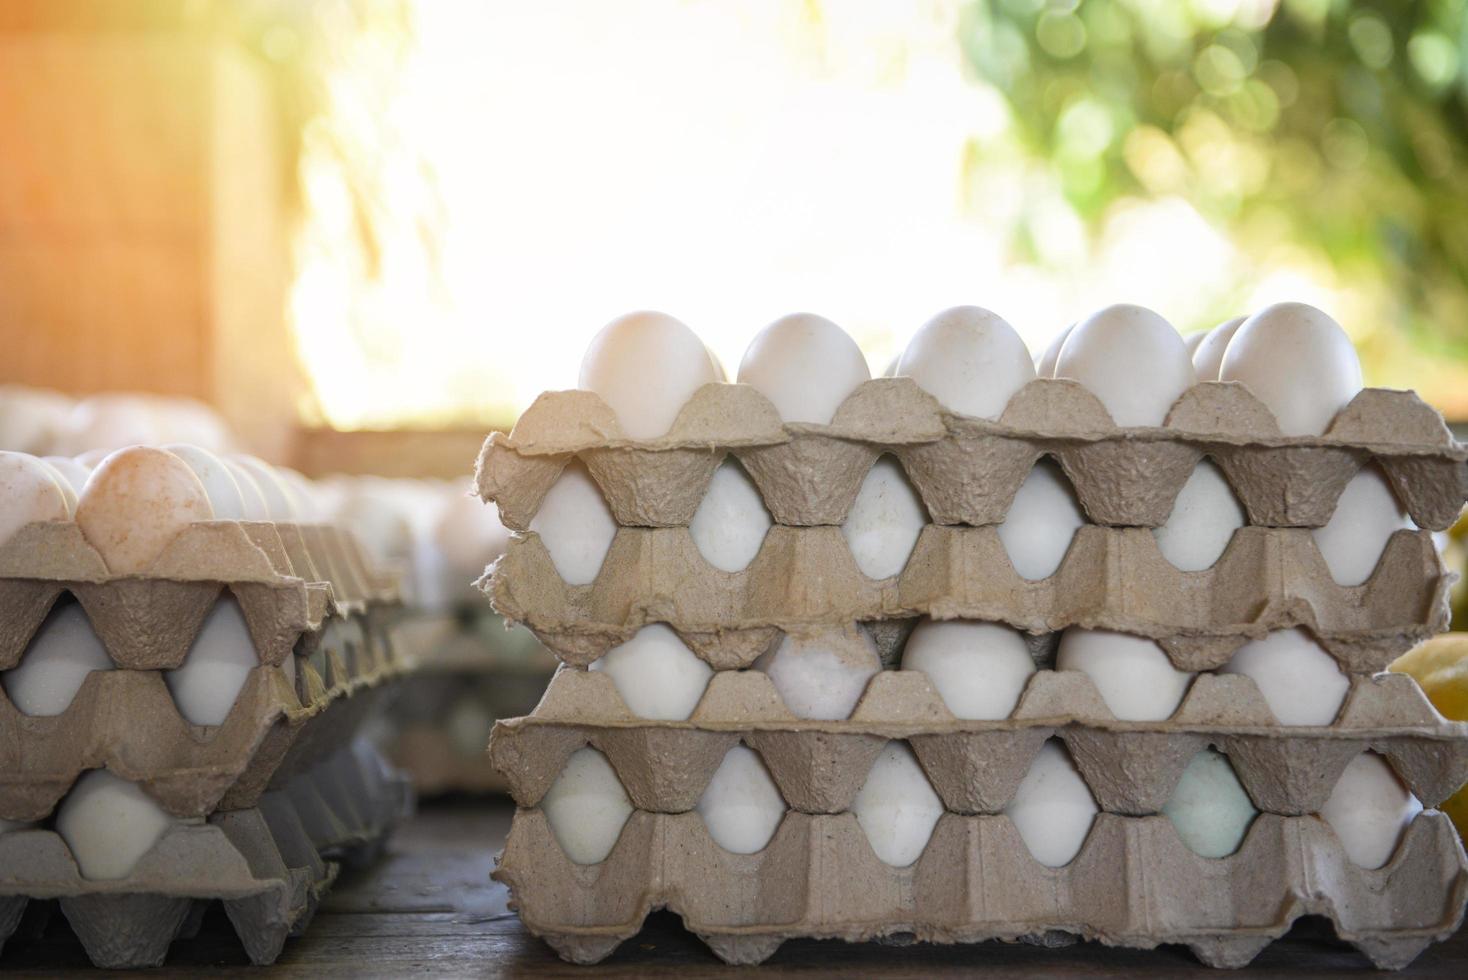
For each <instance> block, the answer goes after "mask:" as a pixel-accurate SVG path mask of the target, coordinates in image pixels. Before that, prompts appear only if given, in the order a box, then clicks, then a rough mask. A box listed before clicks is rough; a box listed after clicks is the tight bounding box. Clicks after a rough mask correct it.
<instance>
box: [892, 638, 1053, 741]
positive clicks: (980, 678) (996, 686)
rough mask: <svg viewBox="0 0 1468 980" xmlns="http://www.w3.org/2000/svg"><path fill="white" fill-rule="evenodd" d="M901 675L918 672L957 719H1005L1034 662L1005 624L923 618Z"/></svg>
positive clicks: (904, 657)
mask: <svg viewBox="0 0 1468 980" xmlns="http://www.w3.org/2000/svg"><path fill="white" fill-rule="evenodd" d="M902 669H903V670H919V671H922V672H923V673H924V674H926V675H927V676H928V680H930V681H932V682H933V688H934V690H936V691H937V692H938V696H939V697H941V698H942V699H943V703H944V704H946V705H947V706H948V710H949V711H951V712H953V714H954V716H955V717H958V718H978V719H996V718H1008V717H1009V716H1010V714H1012V713H1013V712H1014V707H1015V705H1017V704H1018V703H1019V697H1020V695H1021V694H1023V693H1024V689H1025V685H1026V684H1028V683H1029V680H1030V675H1031V674H1033V673H1034V672H1035V661H1034V658H1033V657H1031V656H1030V649H1029V647H1028V646H1026V645H1025V640H1024V637H1023V636H1022V635H1021V634H1020V632H1019V630H1016V629H1014V628H1013V627H1012V626H1006V625H1005V624H1003V623H980V622H975V621H973V620H966V619H955V620H948V621H937V620H932V619H927V618H926V617H925V618H924V619H923V620H922V621H921V622H919V623H918V624H917V626H916V627H915V628H914V629H913V631H912V635H911V636H909V637H908V638H907V645H906V646H905V647H903V650H902Z"/></svg>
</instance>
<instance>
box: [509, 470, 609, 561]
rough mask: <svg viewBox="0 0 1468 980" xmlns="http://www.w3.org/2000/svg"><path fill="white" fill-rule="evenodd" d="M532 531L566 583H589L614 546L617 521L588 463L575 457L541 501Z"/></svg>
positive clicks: (531, 523) (531, 524)
mask: <svg viewBox="0 0 1468 980" xmlns="http://www.w3.org/2000/svg"><path fill="white" fill-rule="evenodd" d="M530 530H532V531H534V532H535V533H536V534H538V535H540V540H541V543H542V544H544V545H545V549H546V551H548V552H550V557H551V562H552V563H553V564H554V565H555V566H556V572H557V573H558V574H559V575H560V576H561V578H562V579H564V580H565V581H566V582H567V584H570V585H588V584H590V583H591V582H592V581H594V580H595V579H596V574H597V572H599V571H601V563H602V562H603V561H605V560H606V557H607V552H608V551H609V550H610V549H611V547H612V538H613V537H615V536H616V533H617V521H616V519H615V518H614V517H612V509H611V508H610V507H608V506H607V501H606V498H605V497H603V496H602V495H601V488H600V487H598V486H597V485H596V481H595V480H593V479H592V478H591V474H590V473H589V472H587V470H586V466H585V464H584V463H582V462H581V461H580V460H579V459H573V460H572V461H571V462H569V463H567V464H566V468H565V469H564V470H562V471H561V475H560V476H559V477H558V478H557V479H556V482H555V483H554V484H553V485H552V486H551V488H550V490H549V491H548V492H547V493H546V495H545V499H544V500H542V501H541V502H540V509H539V510H538V511H536V513H535V517H533V518H532V519H531V521H530Z"/></svg>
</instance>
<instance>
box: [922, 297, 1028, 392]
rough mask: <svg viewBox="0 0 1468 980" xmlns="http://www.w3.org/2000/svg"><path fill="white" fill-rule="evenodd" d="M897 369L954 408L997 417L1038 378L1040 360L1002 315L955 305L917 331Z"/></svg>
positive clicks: (977, 308)
mask: <svg viewBox="0 0 1468 980" xmlns="http://www.w3.org/2000/svg"><path fill="white" fill-rule="evenodd" d="M896 373H897V374H900V375H904V376H906V377H909V378H912V379H913V380H914V381H916V382H917V384H918V387H920V388H922V389H923V390H924V391H926V392H927V393H928V394H930V395H932V396H933V397H934V398H936V399H938V402H939V403H940V404H941V405H942V406H943V407H944V408H946V409H948V410H949V411H950V412H957V413H958V414H960V415H971V416H973V417H975V418H982V419H997V418H998V417H999V416H1000V414H1002V413H1003V411H1004V406H1006V405H1008V404H1009V399H1010V398H1012V397H1013V396H1014V393H1015V392H1017V391H1019V390H1020V389H1021V388H1023V387H1024V386H1025V385H1026V384H1028V383H1029V382H1031V381H1033V380H1034V379H1035V365H1034V362H1033V361H1032V360H1030V352H1029V349H1028V348H1026V347H1025V342H1024V341H1023V340H1020V339H1019V334H1017V333H1015V332H1014V328H1013V327H1011V326H1010V325H1009V324H1008V323H1007V322H1005V320H1004V319H1003V318H1002V317H1000V316H997V315H995V314H993V313H990V312H989V311H988V310H984V309H980V308H979V307H977V306H955V307H954V308H953V309H951V310H945V311H943V312H942V313H939V314H938V315H937V316H935V317H933V319H931V320H929V321H928V322H927V323H926V324H924V325H923V327H922V328H921V329H920V330H918V332H917V333H916V334H914V335H913V338H912V340H910V341H908V343H907V349H906V350H904V351H903V352H902V357H901V359H900V360H899V361H898V362H897V371H896Z"/></svg>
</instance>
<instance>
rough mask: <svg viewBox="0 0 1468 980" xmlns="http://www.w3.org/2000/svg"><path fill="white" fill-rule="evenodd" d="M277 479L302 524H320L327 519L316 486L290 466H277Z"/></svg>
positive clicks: (292, 510)
mask: <svg viewBox="0 0 1468 980" xmlns="http://www.w3.org/2000/svg"><path fill="white" fill-rule="evenodd" d="M272 469H274V470H275V477H276V479H277V480H279V481H280V487H281V489H282V490H284V491H285V495H286V498H287V499H289V500H290V506H291V512H292V513H293V514H295V519H296V521H297V522H299V523H301V524H320V523H321V522H322V521H323V520H325V519H326V513H325V509H324V508H323V507H322V505H321V499H320V498H319V497H318V496H317V493H316V485H315V484H314V483H312V482H311V481H310V480H308V479H306V478H305V477H304V476H302V475H301V474H300V473H297V472H296V471H295V470H293V469H291V468H290V467H288V466H275V467H272Z"/></svg>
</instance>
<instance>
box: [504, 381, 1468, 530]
mask: <svg viewBox="0 0 1468 980" xmlns="http://www.w3.org/2000/svg"><path fill="white" fill-rule="evenodd" d="M884 453H891V454H892V455H894V456H895V457H897V459H898V460H900V461H901V463H902V465H903V467H904V469H905V470H906V472H907V475H908V477H909V478H910V479H911V481H912V484H913V486H914V487H915V488H916V489H917V491H918V494H919V495H920V496H921V498H922V501H923V504H924V505H925V507H926V508H927V510H928V513H929V514H930V515H931V516H932V519H933V520H934V521H935V522H936V523H939V524H969V525H974V526H983V525H989V524H997V523H1000V522H1002V521H1003V519H1004V516H1005V514H1006V512H1007V511H1008V509H1009V506H1010V503H1011V501H1012V500H1013V497H1014V494H1015V492H1016V490H1017V489H1018V488H1019V486H1020V484H1021V482H1022V481H1023V480H1024V478H1025V476H1026V475H1027V474H1028V473H1029V471H1030V469H1031V468H1032V467H1033V466H1034V464H1035V462H1036V461H1037V460H1038V459H1040V458H1041V457H1044V456H1050V457H1053V458H1055V459H1057V460H1058V461H1059V462H1060V464H1061V466H1062V467H1063V468H1064V470H1065V473H1066V475H1067V477H1068V478H1069V479H1070V481H1071V482H1072V483H1073V484H1074V486H1075V490H1076V494H1077V496H1078V497H1079V500H1080V503H1081V506H1082V508H1083V509H1084V510H1085V512H1086V514H1087V516H1088V517H1089V519H1090V520H1091V521H1092V522H1093V523H1096V524H1102V525H1111V526H1134V527H1159V526H1161V525H1163V524H1164V523H1165V522H1166V520H1167V517H1168V515H1169V514H1170V513H1171V512H1172V507H1173V502H1174V500H1175V499H1176V497H1177V495H1178V492H1179V491H1180V490H1181V489H1182V487H1183V485H1184V484H1185V483H1186V482H1187V479H1188V477H1189V475H1190V474H1191V473H1192V471H1193V469H1194V467H1195V466H1196V465H1197V464H1198V463H1199V461H1201V460H1202V459H1203V458H1204V457H1205V456H1206V457H1210V458H1212V459H1213V460H1214V461H1215V462H1216V463H1217V464H1218V466H1219V467H1220V468H1221V469H1222V471H1223V473H1224V475H1225V477H1226V479H1227V481H1228V483H1229V484H1230V486H1231V487H1232V489H1233V491H1234V493H1235V494H1236V495H1237V497H1238V499H1239V500H1240V501H1241V502H1242V504H1243V506H1244V509H1245V510H1246V512H1247V514H1248V519H1249V523H1250V524H1254V525H1259V526H1265V527H1320V526H1322V525H1324V524H1325V523H1326V522H1327V521H1328V520H1329V518H1330V516H1331V513H1332V512H1333V511H1334V509H1335V505H1336V500H1337V499H1338V498H1339V496H1340V494H1341V492H1342V491H1343V490H1344V488H1345V486H1346V484H1347V483H1348V482H1349V481H1350V479H1351V477H1352V476H1354V475H1355V474H1356V473H1357V472H1358V471H1359V470H1361V469H1362V468H1363V467H1364V466H1366V465H1368V464H1370V463H1372V462H1375V463H1376V464H1377V465H1378V466H1380V468H1381V470H1382V471H1383V472H1384V473H1385V475H1386V477H1387V479H1388V481H1389V482H1390V484H1391V486H1392V489H1393V490H1394V492H1395V494H1396V496H1397V498H1398V499H1399V500H1400V501H1401V503H1402V505H1403V507H1404V508H1405V509H1406V510H1407V512H1408V513H1409V514H1410V515H1411V517H1412V519H1413V520H1414V521H1415V522H1416V524H1417V526H1418V527H1422V528H1426V529H1428V530H1443V529H1445V528H1447V527H1448V526H1450V525H1451V524H1452V523H1453V521H1455V520H1456V519H1457V516H1458V513H1459V511H1460V510H1461V508H1462V504H1463V500H1464V498H1465V496H1468V467H1465V465H1464V464H1465V461H1468V451H1465V449H1464V448H1463V447H1462V446H1461V445H1460V444H1458V443H1457V442H1455V441H1454V440H1453V437H1452V435H1451V433H1450V432H1449V431H1448V428H1447V426H1446V425H1445V423H1444V422H1443V419H1442V416H1441V415H1439V414H1438V413H1437V412H1436V411H1435V410H1434V409H1433V408H1431V407H1430V406H1428V405H1427V404H1426V403H1424V402H1422V401H1421V400H1420V399H1419V398H1418V397H1417V396H1416V395H1415V394H1414V393H1412V392H1404V391H1391V390H1387V389H1366V390H1363V391H1361V392H1360V393H1359V394H1357V395H1356V397H1355V398H1354V399H1353V400H1352V401H1351V402H1350V403H1349V404H1347V405H1346V406H1345V408H1343V409H1341V411H1340V412H1339V413H1338V414H1337V416H1336V417H1335V419H1334V421H1333V422H1332V423H1331V425H1330V426H1329V427H1328V428H1327V429H1326V430H1325V433H1324V434H1323V435H1320V436H1284V435H1281V434H1280V427H1279V425H1278V423H1277V421H1276V420H1275V418H1274V416H1273V415H1272V413H1271V412H1270V411H1269V409H1268V408H1267V407H1265V405H1264V404H1263V403H1262V402H1261V401H1260V400H1259V399H1257V398H1255V397H1254V395H1253V394H1251V393H1250V392H1249V391H1248V389H1247V388H1245V387H1243V386H1242V385H1240V384H1237V383H1222V382H1203V383H1200V384H1197V385H1195V386H1194V387H1192V388H1190V389H1188V390H1187V391H1185V392H1184V393H1183V394H1182V395H1181V396H1180V397H1179V398H1178V400H1177V402H1176V403H1174V405H1173V406H1172V409H1171V411H1170V412H1169V414H1168V416H1167V418H1166V421H1165V424H1164V425H1162V426H1155V427H1151V426H1149V427H1135V428H1121V427H1118V426H1116V425H1115V423H1113V422H1112V420H1111V417H1110V416H1109V415H1108V414H1107V412H1106V410H1105V408H1104V407H1102V405H1101V403H1100V401H1098V400H1097V399H1096V397H1095V396H1093V395H1092V394H1091V393H1090V392H1088V391H1086V390H1085V389H1084V388H1083V387H1081V385H1080V384H1078V383H1076V382H1074V381H1068V380H1060V379H1040V380H1036V381H1032V382H1030V383H1028V384H1027V385H1025V386H1024V387H1023V388H1021V389H1020V390H1019V391H1018V392H1017V393H1016V394H1015V395H1014V396H1013V398H1012V399H1011V400H1010V402H1009V404H1008V406H1007V407H1006V408H1005V410H1004V412H1003V414H1002V415H1001V416H1000V417H999V419H998V420H997V421H988V420H984V419H976V418H970V417H965V416H958V415H954V414H952V413H950V412H946V411H945V410H943V409H942V408H941V406H940V405H939V404H938V402H937V400H936V399H934V398H933V397H932V396H930V395H928V394H927V393H925V392H924V391H922V390H921V389H920V388H919V387H918V386H917V385H916V384H915V383H914V382H913V381H912V380H911V379H908V378H879V379H876V380H872V381H868V382H865V383H864V384H862V385H860V386H859V387H857V388H856V390H855V391H853V392H852V394H851V395H850V396H849V397H848V398H847V399H846V400H845V402H843V403H842V405H841V407H840V408H839V409H838V410H837V412H836V414H835V416H834V418H833V419H832V421H831V423H830V424H829V425H816V424H810V423H788V424H787V423H782V422H781V421H780V419H779V416H778V413H777V412H776V411H775V409H774V407H773V406H772V405H771V404H770V402H769V401H768V399H766V398H765V397H764V396H763V395H761V394H760V393H759V392H757V391H755V390H754V389H753V388H750V387H749V386H747V385H739V384H708V385H704V386H703V387H702V388H699V389H698V390H697V391H696V392H695V393H694V395H693V396H692V398H690V399H689V401H688V402H687V404H686V405H684V407H683V410H682V413H681V414H680V415H679V416H678V419H677V421H676V422H675V423H674V424H673V427H672V429H671V430H669V432H668V434H667V435H665V436H662V437H659V438H656V439H647V440H631V439H627V438H625V437H623V435H622V434H621V429H620V427H619V426H618V423H617V420H616V417H615V415H614V413H613V412H612V410H611V409H610V408H609V407H607V405H606V404H605V403H604V402H603V401H602V400H601V399H600V398H599V397H598V396H596V395H595V394H592V393H590V392H586V391H562V392H546V393H544V394H542V395H541V396H540V397H539V398H538V399H536V401H535V403H534V404H532V405H531V406H530V408H529V409H527V410H526V411H525V413H524V414H523V415H521V416H520V419H519V421H518V422H517V423H516V425H515V428H514V429H513V430H512V431H511V432H510V433H509V434H504V433H493V434H491V436H490V437H489V439H488V440H487V441H486V442H485V445H484V448H483V450H482V451H481V453H480V457H479V463H478V467H477V485H478V488H479V492H480V495H481V496H482V497H484V499H485V500H492V501H494V502H495V503H496V504H497V505H498V507H499V513H500V517H501V519H502V520H503V521H504V523H505V525H506V526H507V527H510V528H513V529H516V530H525V529H527V528H528V527H529V524H530V520H531V518H532V517H534V515H535V513H536V511H537V509H538V508H539V506H540V501H541V500H542V498H543V497H544V496H545V494H546V493H547V492H548V491H549V489H550V487H551V486H552V485H553V484H554V483H555V481H556V479H557V477H558V476H559V474H560V472H561V470H562V468H563V467H564V466H565V465H566V463H567V462H568V461H569V460H570V459H571V458H573V457H577V458H580V459H581V460H583V461H584V462H585V463H586V466H587V468H588V469H589V470H590V472H591V474H592V476H593V477H594V478H595V480H596V482H597V483H598V485H600V487H601V489H602V491H603V493H604V495H605V497H606V500H607V503H608V504H609V505H610V507H611V511H612V514H613V515H614V516H615V518H616V520H617V522H618V523H619V524H622V525H626V526H634V527H675V526H682V525H686V524H688V522H689V521H690V520H691V519H692V517H693V514H694V512H695V510H696V509H697V507H698V503H699V500H700V499H701V498H702V496H703V494H704V492H705V491H706V489H707V487H708V485H709V481H710V479H711V478H712V476H713V473H714V471H715V470H716V469H717V468H718V466H719V464H720V462H721V461H722V460H723V459H724V458H725V457H726V456H729V455H732V456H733V457H735V458H736V459H738V461H739V462H740V464H741V465H742V466H743V467H744V469H745V471H746V472H748V473H749V475H750V477H751V478H752V479H753V480H754V482H755V484H756V485H757V486H758V488H759V490H760V493H761V496H762V497H763V499H764V502H765V505H766V507H767V508H768V509H769V512H770V513H771V514H772V515H773V517H774V520H775V522H776V523H778V524H787V525H824V524H841V523H842V522H843V521H844V520H845V519H846V516H847V514H848V512H849V511H850V509H851V505H852V503H853V501H854V500H855V499H856V494H857V492H858V490H859V488H860V486H861V483H862V480H863V479H864V478H865V476H866V474H867V472H868V471H869V470H870V469H871V468H872V466H873V464H874V463H875V462H876V460H877V459H878V457H880V456H881V455H882V454H884Z"/></svg>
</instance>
